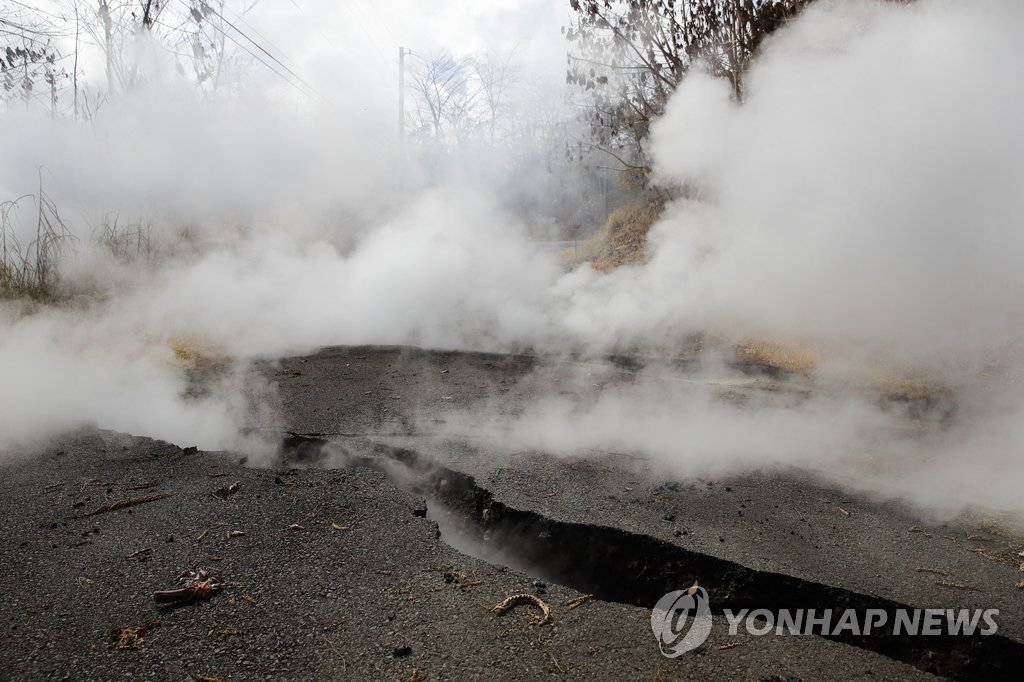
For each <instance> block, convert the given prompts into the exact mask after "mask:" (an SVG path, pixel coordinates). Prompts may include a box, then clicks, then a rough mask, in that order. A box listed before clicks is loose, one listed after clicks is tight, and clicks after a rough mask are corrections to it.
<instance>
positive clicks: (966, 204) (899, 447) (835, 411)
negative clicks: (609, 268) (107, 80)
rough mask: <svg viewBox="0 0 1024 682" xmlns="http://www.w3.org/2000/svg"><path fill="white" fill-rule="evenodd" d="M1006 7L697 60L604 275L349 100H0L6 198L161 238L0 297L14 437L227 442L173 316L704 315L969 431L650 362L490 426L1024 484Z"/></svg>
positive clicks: (995, 497) (1017, 117)
mask: <svg viewBox="0 0 1024 682" xmlns="http://www.w3.org/2000/svg"><path fill="white" fill-rule="evenodd" d="M1022 20H1024V6H1021V5H1020V3H1016V2H1011V1H1009V0H1005V1H1001V0H986V1H980V2H972V3H948V2H940V1H938V0H934V1H930V2H929V1H925V0H922V1H920V2H917V3H913V4H911V5H896V4H892V3H881V2H868V1H866V0H864V1H858V0H850V1H845V2H821V3H818V4H816V5H814V6H812V8H811V9H810V10H809V11H807V12H806V13H805V14H804V15H803V16H802V17H801V18H800V19H799V20H797V21H796V22H794V23H793V24H792V25H790V26H789V27H787V28H785V29H784V30H782V31H781V32H779V33H778V34H777V35H775V36H773V37H772V38H771V39H770V40H769V41H768V42H767V44H766V45H765V48H764V50H763V54H762V55H761V56H760V57H759V59H758V60H757V62H756V64H755V65H754V66H753V68H752V69H751V71H750V73H749V77H748V79H747V82H746V83H747V84H746V98H745V101H744V102H743V104H741V105H737V104H735V103H733V102H732V101H731V100H730V99H729V89H728V87H727V86H726V85H725V84H723V83H721V82H718V81H715V80H713V79H711V78H709V77H705V76H702V75H699V74H694V75H691V76H690V77H689V78H688V79H687V80H686V81H685V82H684V84H683V85H682V86H681V88H680V90H679V91H678V92H677V93H676V94H675V96H674V97H673V100H672V101H671V102H670V105H669V108H668V111H667V113H666V115H665V117H664V118H663V119H662V120H661V121H659V122H658V123H657V124H656V125H655V126H654V129H653V133H652V138H651V142H650V151H651V153H652V155H653V157H654V159H655V166H656V171H657V173H658V175H659V176H660V178H661V179H663V180H667V181H670V182H672V183H679V184H685V185H686V186H688V187H689V188H690V189H691V190H692V194H693V195H694V196H696V197H697V198H696V199H690V200H683V199H680V200H678V201H676V202H674V203H673V204H672V205H670V207H669V209H668V211H667V212H666V214H665V217H664V218H663V219H662V220H661V222H660V223H659V224H657V225H656V226H655V227H654V228H653V229H652V232H651V234H650V236H649V240H650V249H649V251H650V253H651V256H650V260H649V262H648V263H646V264H645V265H643V266H638V267H631V268H620V269H619V270H616V271H614V272H612V273H607V274H604V273H598V272H595V271H592V270H590V269H589V268H586V267H584V268H580V269H577V270H574V271H572V272H569V273H565V272H563V271H562V269H561V267H560V266H559V264H558V263H557V261H556V259H555V258H554V257H553V256H552V255H551V254H545V253H543V252H540V251H538V249H537V248H536V245H535V244H534V243H533V242H531V240H530V238H529V232H530V230H531V229H532V228H533V226H532V225H529V224H526V223H525V222H521V218H516V217H514V215H513V213H512V212H511V211H509V210H507V208H506V207H504V206H502V203H501V202H500V201H498V200H496V199H495V196H496V195H497V194H498V192H497V184H502V185H504V184H505V183H507V182H511V181H513V180H514V179H512V178H500V179H499V180H498V181H497V182H496V183H495V184H492V181H493V180H494V178H495V174H493V173H491V174H485V178H486V179H485V180H480V179H477V180H472V181H471V180H468V179H467V178H466V177H465V175H464V174H459V173H457V172H455V171H454V170H452V171H451V172H449V173H447V174H446V176H447V178H448V179H447V180H446V181H444V182H442V183H439V184H437V183H435V184H434V186H427V185H428V183H427V182H426V181H425V179H424V178H425V177H426V172H425V171H423V170H422V169H419V170H417V169H415V168H414V167H411V166H410V164H409V163H407V162H401V163H400V162H399V159H398V157H396V156H395V155H393V154H391V153H390V152H389V150H390V149H391V147H390V143H389V142H388V141H387V140H388V139H389V137H388V136H389V135H390V134H391V130H390V127H385V126H382V125H375V124H374V123H373V121H374V120H375V119H374V116H371V115H367V114H362V113H359V112H357V111H356V109H357V108H350V109H348V110H346V115H347V116H349V117H350V118H348V119H346V120H345V121H344V124H343V125H338V124H337V121H334V120H332V119H329V118H327V117H325V118H323V119H316V120H309V118H310V115H307V114H303V116H304V117H305V118H304V119H303V122H302V126H298V125H294V124H293V123H294V118H293V117H294V116H295V114H294V112H289V111H286V110H282V109H280V108H275V107H273V106H269V105H267V104H266V103H265V102H258V101H256V100H244V101H242V102H239V103H236V104H234V105H232V107H233V108H230V107H229V108H216V107H214V108H212V109H211V108H208V107H201V106H200V105H198V103H195V102H193V101H192V100H190V99H189V98H188V97H185V96H180V97H177V98H174V99H173V101H176V102H178V104H175V105H173V106H168V105H167V102H168V101H169V100H168V99H167V97H166V90H162V89H157V88H156V86H153V89H152V90H151V91H148V92H143V93H139V94H137V95H135V96H133V97H125V98H123V99H124V104H123V105H121V104H119V105H118V106H119V107H120V108H117V109H114V105H111V109H112V110H111V111H110V112H107V113H108V114H109V115H107V116H106V117H100V118H99V119H98V121H100V122H101V125H100V127H99V128H98V129H96V130H83V129H82V128H81V126H76V125H75V124H72V123H68V122H63V123H62V122H52V121H41V120H29V119H27V118H25V117H23V116H22V115H20V114H17V113H11V114H8V115H7V117H8V121H7V123H6V124H5V125H4V126H3V127H2V130H0V139H2V143H3V145H4V148H5V149H6V150H10V151H9V153H8V154H7V155H5V159H4V161H3V162H2V163H0V188H2V189H3V190H4V193H5V195H6V196H12V197H13V196H17V194H19V193H21V192H24V191H26V189H31V187H28V188H26V187H25V182H26V180H25V178H32V177H35V172H36V171H35V169H36V168H37V167H38V166H40V165H43V166H45V167H46V169H47V171H45V174H44V177H52V178H54V186H53V188H52V189H51V190H50V191H51V193H52V194H53V195H54V196H55V199H56V201H57V203H58V205H60V206H62V207H63V206H66V207H68V208H69V210H74V211H75V215H76V216H81V217H80V218H79V219H78V224H79V225H81V226H83V227H80V228H79V229H81V230H83V231H87V230H88V229H89V228H88V227H87V226H88V225H90V224H91V225H98V224H99V223H100V222H101V219H102V217H103V214H104V212H106V211H110V210H115V209H114V207H118V208H121V209H122V210H123V213H124V215H126V216H127V217H128V218H130V219H137V220H140V221H142V222H145V223H146V224H151V225H153V227H154V230H155V231H154V233H153V234H154V239H155V243H156V245H157V247H158V248H159V249H162V250H163V253H165V255H166V257H164V258H162V259H160V260H159V261H158V262H159V266H156V267H149V266H147V267H146V268H141V267H140V268H131V267H127V266H115V265H114V264H113V263H112V262H110V261H109V260H108V259H106V258H105V257H104V256H103V255H102V254H101V253H99V252H88V251H87V252H85V253H83V254H81V255H80V256H79V257H78V258H77V259H75V260H74V261H73V262H69V263H66V264H65V268H66V275H67V276H68V278H69V281H70V283H71V286H73V287H76V289H78V290H82V291H86V292H92V294H93V295H94V297H95V299H96V300H95V301H94V302H92V303H91V304H89V305H87V306H85V307H84V308H78V309H75V310H67V311H45V312H42V313H37V314H34V315H23V314H21V313H20V312H19V311H14V310H9V311H7V312H6V313H5V315H4V317H3V320H2V322H0V324H2V325H3V336H2V338H0V376H3V377H4V379H5V380H4V383H3V385H2V387H0V434H2V435H0V441H2V442H0V445H3V444H10V443H14V442H19V441H24V440H26V439H31V438H34V437H38V436H42V435H45V434H47V433H51V432H52V431H53V430H55V429H59V428H65V427H67V426H70V425H72V424H74V423H78V422H80V421H83V420H96V421H98V422H100V423H101V424H102V425H104V426H109V427H112V428H119V429H124V430H128V431H134V432H137V433H145V434H147V435H155V436H161V437H165V438H168V439H173V440H178V441H180V442H190V443H191V442H196V443H198V444H200V445H203V446H206V447H225V446H233V445H237V444H238V441H237V439H238V438H239V435H238V434H239V426H240V424H241V423H243V422H244V421H246V420H247V419H248V420H249V421H251V416H250V417H246V416H245V415H246V414H247V410H249V409H250V407H251V406H247V405H245V404H242V403H241V402H240V399H239V398H238V397H237V395H238V394H239V391H238V388H239V385H240V382H243V381H244V377H245V372H244V369H238V370H237V371H236V372H229V373H228V374H227V375H226V377H227V378H225V379H223V380H222V382H221V383H220V384H219V385H218V386H215V388H214V390H213V391H212V392H211V393H210V394H208V395H206V396H205V397H203V398H200V399H198V400H196V399H184V398H182V396H183V395H184V394H185V392H186V389H187V383H186V379H185V377H184V375H183V373H182V369H181V363H180V362H179V360H178V358H177V357H176V355H175V351H174V348H175V343H180V342H181V340H182V339H186V340H189V341H188V342H189V343H191V344H194V345H198V346H200V347H201V348H203V349H215V350H216V352H218V353H222V354H224V355H228V356H232V357H235V358H238V359H240V360H245V359H252V358H257V357H273V356H279V355H281V354H285V353H298V352H305V351H309V350H312V349H315V348H317V347H319V346H325V345H331V344H345V343H388V344H394V343H415V344H421V345H425V346H434V347H454V348H477V349H508V348H512V347H521V346H524V345H525V346H531V347H534V348H537V349H538V350H542V351H557V350H564V349H566V348H574V349H580V348H583V349H586V350H589V351H592V352H595V353H598V352H602V351H607V350H612V349H622V348H629V349H632V348H637V347H641V348H643V347H646V348H666V347H668V348H671V347H673V345H674V344H678V343H679V342H680V340H681V339H682V338H683V336H684V335H686V334H688V333H692V332H707V331H711V332H715V333H721V334H724V335H725V336H726V337H728V338H739V337H742V336H762V337H767V338H780V339H793V340H800V341H807V342H812V343H814V344H816V345H817V347H820V348H822V349H823V352H824V355H825V364H824V366H823V367H822V369H821V376H822V377H824V378H825V379H827V378H829V377H839V376H848V375H843V374H842V371H841V370H847V369H849V367H851V366H853V367H856V366H862V365H865V364H870V363H874V364H875V365H876V366H877V365H883V366H886V367H890V366H891V367H900V368H906V369H910V370H914V371H920V372H923V373H926V374H927V376H929V377H930V378H932V379H934V380H937V381H941V382H943V383H945V384H946V385H949V386H951V387H953V388H955V389H956V392H957V400H958V411H957V413H956V418H955V423H953V424H942V425H937V424H933V425H925V427H924V432H920V431H915V432H914V433H910V432H908V430H907V429H906V428H905V425H903V424H902V422H900V421H899V419H898V418H897V417H896V416H894V415H892V414H888V413H884V412H881V411H879V409H878V408H877V406H876V405H874V404H873V403H872V402H871V401H870V400H868V399H866V398H861V397H857V394H856V392H853V391H851V392H850V393H849V394H846V393H843V392H842V391H840V390H837V391H830V390H822V397H820V398H816V399H813V400H810V401H807V402H802V403H800V404H796V405H793V404H780V403H777V402H774V403H773V402H771V401H765V403H764V404H756V405H744V406H737V405H731V404H728V403H722V401H720V400H718V399H717V398H716V397H715V394H714V391H712V390H709V389H707V388H706V387H701V386H700V385H697V384H694V383H692V382H683V381H682V380H681V379H680V378H679V377H674V376H667V377H666V376H653V375H651V376H643V377H641V378H640V380H638V381H637V382H636V383H634V384H631V385H629V386H624V387H620V388H616V389H614V390H609V391H607V392H606V393H604V394H602V395H601V396H600V397H599V398H597V399H596V400H594V401H589V402H587V403H586V404H584V405H574V404H572V403H568V402H565V401H562V400H559V399H558V398H555V397H551V398H549V399H544V400H542V402H541V404H540V405H539V406H536V407H534V408H532V409H528V410H527V411H526V413H525V414H523V415H521V416H520V417H518V418H517V419H516V420H515V421H513V422H508V421H503V422H502V423H495V424H494V425H493V428H495V429H498V430H500V431H501V432H502V433H505V434H506V435H509V436H510V437H512V438H513V439H515V440H516V442H518V443H525V444H526V445H530V446H535V447H539V448H544V449H546V450H550V451H553V452H559V453H566V454H579V453H585V452H586V451H588V449H590V448H599V447H604V448H608V447H612V448H619V449H625V450H630V451H636V452H641V453H644V454H645V455H649V456H652V457H654V458H655V459H657V460H658V461H659V462H661V463H662V464H663V465H664V466H666V467H669V468H670V469H673V470H681V471H686V472H689V473H701V472H704V473H721V472H725V471H735V470H742V469H747V468H758V467H767V466H777V465H785V464H795V465H799V466H803V467H809V468H812V469H830V470H832V469H835V470H836V471H839V472H840V473H841V474H843V475H846V476H849V477H852V479H853V480H854V481H855V483H853V484H854V485H858V486H861V487H871V486H874V485H876V484H877V482H878V481H879V478H880V476H882V475H885V476H888V477H889V478H888V480H889V484H890V485H891V486H893V487H894V488H895V492H896V493H898V494H902V495H911V496H914V495H915V494H916V493H915V491H919V490H923V489H926V488H927V489H929V490H930V491H931V494H934V495H935V496H936V497H947V498H951V499H955V500H956V503H957V504H964V503H985V504H988V505H990V506H995V507H998V508H1002V509H1007V510H1011V511H1014V512H1017V513H1020V512H1024V508H1022V507H1021V505H1020V501H1019V499H1017V498H1018V497H1019V496H1016V495H1015V494H1014V491H1012V490H1011V489H1010V487H1009V484H1008V483H1000V482H999V481H1004V482H1010V481H1014V480H1021V478H1022V477H1024V461H1022V458H1021V457H1020V455H1019V452H1020V444H1021V440H1022V435H1024V434H1022V432H1021V430H1020V428H1019V427H1018V426H1017V424H1019V423H1021V422H1020V417H1021V416H1022V415H1021V414H1020V412H1021V401H1020V391H1019V389H1018V388H1017V387H1015V386H1014V384H1013V382H1012V381H1011V379H1012V377H1013V376H1014V374H1015V372H1016V368H1017V367H1018V365H1019V363H1018V358H1017V354H1018V353H1019V351H1018V349H1017V347H1016V344H1018V342H1019V339H1020V338H1022V336H1024V296H1022V292H1024V269H1022V268H1021V267H1020V263H1021V262H1024V259H1022V257H1024V231H1022V230H1021V229H1020V220H1021V218H1020V216H1022V215H1024V193H1021V192H1020V189H1019V188H1020V187H1021V186H1022V183H1024V136H1021V135H1020V134H1019V131H1018V129H1017V127H1018V125H1019V121H1021V120H1024V85H1022V83H1021V80H1020V78H1019V75H1018V74H1017V73H1016V70H1017V66H1018V65H1019V64H1021V63H1024V45H1021V43H1020V41H1019V40H1017V37H1016V35H1015V33H1016V27H1018V26H1020V25H1022ZM313 118H314V119H315V117H313ZM103 121H106V123H102V122H103ZM15 138H17V139H15ZM500 165H501V164H500V163H497V162H496V163H495V164H494V167H495V168H498V167H500ZM182 225H190V226H191V227H190V230H189V233H188V234H189V238H188V239H187V240H181V239H180V238H179V235H180V234H181V232H180V227H181V226H182ZM85 236H87V235H86V234H84V233H83V234H82V237H85ZM993 368H994V369H993ZM707 371H708V372H711V373H712V374H714V373H716V372H717V373H718V374H717V375H716V376H720V375H721V374H723V373H726V372H728V370H727V369H725V368H724V367H715V366H711V367H709V368H708V370H707ZM986 371H988V373H989V374H991V373H992V372H993V371H995V372H997V373H998V374H999V378H998V379H992V378H991V377H990V376H988V375H986ZM831 372H834V373H832V374H830V373H831ZM837 381H838V379H837ZM844 381H845V379H844ZM69 387H70V388H69ZM233 396H234V397H233ZM840 396H845V397H840ZM880 465H881V466H880ZM992 471H999V473H998V474H997V475H993V474H992V473H991V472H992ZM872 472H875V473H872ZM916 499H918V500H919V501H922V502H924V503H927V504H929V505H935V504H936V502H935V500H934V499H925V498H924V497H923V496H921V495H917V497H916Z"/></svg>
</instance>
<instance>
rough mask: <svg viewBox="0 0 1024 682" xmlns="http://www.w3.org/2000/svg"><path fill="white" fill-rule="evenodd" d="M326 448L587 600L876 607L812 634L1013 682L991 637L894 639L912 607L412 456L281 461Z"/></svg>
mask: <svg viewBox="0 0 1024 682" xmlns="http://www.w3.org/2000/svg"><path fill="white" fill-rule="evenodd" d="M332 448H338V449H340V450H341V451H342V453H341V454H342V456H341V457H340V461H342V462H343V463H345V464H348V465H357V466H368V467H371V468H374V469H377V470H380V471H383V472H384V473H386V474H387V475H388V476H389V477H390V478H391V479H392V480H393V481H394V482H395V483H396V484H397V485H399V486H400V487H402V488H404V489H406V490H409V491H410V492H413V493H415V494H417V495H421V496H423V497H424V498H426V499H427V500H428V502H429V503H430V504H431V505H432V506H436V507H438V508H440V510H441V513H442V514H443V515H444V516H445V517H446V520H447V521H449V522H450V521H452V520H454V521H455V522H456V525H455V526H450V527H449V532H448V535H449V536H450V534H451V530H452V528H454V529H455V532H457V533H461V534H465V535H468V536H469V537H470V538H471V539H472V541H473V542H474V543H475V544H477V545H478V546H479V547H482V548H484V549H483V550H482V551H481V552H480V553H479V554H474V556H477V558H480V559H482V560H484V561H488V562H490V563H495V561H494V558H495V557H501V556H504V557H511V558H513V559H514V562H512V563H515V564H518V567H524V572H528V573H530V574H531V575H534V576H535V577H538V578H542V579H544V580H548V581H549V582H553V583H558V584H561V585H564V586H567V587H570V588H572V589H574V590H576V591H578V592H582V593H585V594H593V595H594V596H595V598H597V599H600V600H604V601H610V602H617V603H621V604H630V605H633V606H640V607H644V608H648V609H649V608H651V607H653V606H654V604H655V603H656V602H657V601H658V600H659V599H660V598H661V597H662V596H663V595H664V594H666V593H668V592H671V591H673V590H679V589H685V588H686V587H689V586H690V585H692V584H693V583H694V582H695V581H697V582H699V583H700V585H701V586H702V587H704V588H705V589H706V590H707V591H708V594H709V595H710V599H709V601H710V603H711V605H712V612H713V613H715V614H722V613H723V611H724V610H725V609H729V610H731V611H732V612H737V611H739V610H740V609H750V610H755V609H768V610H769V611H771V612H773V613H777V612H778V611H780V610H783V609H788V610H790V611H792V610H794V609H808V610H810V609H816V610H817V611H818V612H819V613H820V612H821V610H822V609H823V608H831V609H832V610H833V613H835V612H839V611H843V610H845V609H853V610H855V611H856V612H857V613H858V616H859V618H858V622H864V613H865V612H866V611H867V610H868V609H880V610H883V611H885V612H886V615H887V619H886V623H885V625H883V626H880V627H878V628H876V629H874V630H873V634H871V635H858V634H855V633H852V632H843V633H839V634H830V635H819V634H816V635H815V636H818V637H824V638H826V639H830V640H833V641H837V642H841V643H843V644H848V645H851V646H855V647H858V648H861V649H866V650H868V651H873V652H875V653H878V654H881V655H883V656H886V657H888V658H891V659H893V660H897V661H900V662H903V663H906V664H909V665H912V666H914V667H915V668H918V669H920V670H923V671H925V672H928V673H932V674H935V675H939V676H942V677H946V678H950V679H955V680H968V679H971V680H974V679H985V680H1019V679H1020V669H1019V663H1020V661H1022V660H1024V644H1021V643H1019V642H1017V641H1015V640H1012V639H1009V638H1007V637H1004V636H1001V635H998V634H992V635H978V634H973V635H953V634H949V633H948V632H947V633H944V634H941V635H916V636H912V635H907V634H899V635H897V634H894V632H893V624H894V622H895V615H896V612H897V611H898V610H901V609H909V610H913V609H914V608H915V607H913V606H911V605H909V604H904V603H901V602H897V601H894V600H891V599H886V598H884V597H877V596H873V595H869V594H863V593H859V592H854V591H851V590H847V589H844V588H841V587H834V586H831V585H825V584H822V583H816V582H813V581H810V580H804V579H801V578H796V577H793V576H789V575H784V574H781V573H773V572H770V571H760V570H756V569H752V568H748V567H746V566H744V565H742V564H739V563H736V562H733V561H729V560H727V559H722V558H719V557H716V556H713V555H709V554H703V553H701V552H696V551H693V550H689V549H686V548H685V547H681V546H679V545H676V544H672V543H669V542H665V541H663V540H659V539H657V538H654V537H651V536H648V535H642V534H638V533H630V532H627V531H624V530H621V529H618V528H610V527H607V526H600V525H594V524H582V523H569V522H563V521H557V520H554V519H550V518H548V517H545V516H543V515H541V514H538V513H536V512H532V511H526V510H521V509H515V508H513V507H509V506H508V505H506V504H504V503H502V502H499V501H497V500H495V499H494V496H493V494H492V493H491V492H490V491H488V490H487V489H486V488H483V487H481V486H479V485H477V483H476V480H475V479H474V478H473V477H472V476H469V475H467V474H463V473H460V472H458V471H454V470H452V469H448V468H446V467H444V466H442V465H441V464H439V463H438V462H437V461H436V460H434V459H432V458H430V457H428V456H426V455H423V454H421V453H419V452H416V451H414V450H409V449H406V448H400V447H393V446H388V445H384V444H373V445H372V446H370V448H369V452H368V453H365V454H360V455H354V454H352V453H350V452H349V451H348V450H347V449H346V448H345V447H344V446H342V445H339V444H337V443H331V442H329V441H327V440H325V439H323V438H319V437H316V436H307V435H303V434H289V435H288V437H287V438H286V440H285V443H284V444H283V446H282V456H283V458H284V460H285V461H286V462H287V461H291V462H296V463H303V464H306V465H312V466H318V465H319V466H323V465H325V464H326V463H327V459H328V456H329V454H330V450H331V449H332ZM333 454H334V455H335V456H337V455H338V453H337V452H334V453H333ZM434 511H435V513H434V514H432V516H434V518H435V519H436V518H437V513H436V510H434ZM420 515H422V514H420ZM441 539H442V540H444V541H445V542H446V543H447V544H449V545H451V546H452V547H453V548H454V549H456V550H459V551H462V552H464V553H467V552H466V550H464V549H461V548H460V547H458V546H457V543H458V541H457V539H453V538H451V537H447V538H446V537H445V534H442V535H441ZM453 540H455V542H453Z"/></svg>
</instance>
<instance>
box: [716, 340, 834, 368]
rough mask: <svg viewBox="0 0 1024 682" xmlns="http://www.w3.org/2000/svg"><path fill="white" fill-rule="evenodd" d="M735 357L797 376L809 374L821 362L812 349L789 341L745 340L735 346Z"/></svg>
mask: <svg viewBox="0 0 1024 682" xmlns="http://www.w3.org/2000/svg"><path fill="white" fill-rule="evenodd" d="M736 355H737V356H738V357H739V359H740V360H742V361H743V362H749V363H752V364H755V365H762V366H765V367H773V368H775V369H781V370H784V371H787V372H794V373H797V374H810V373H811V372H812V371H814V368H815V367H817V366H818V364H819V363H820V362H821V356H820V355H819V354H818V352H817V351H815V350H814V349H813V348H811V347H810V346H807V345H805V344H802V343H796V342H791V341H766V340H764V339H746V340H744V341H741V342H740V344H739V346H737V348H736Z"/></svg>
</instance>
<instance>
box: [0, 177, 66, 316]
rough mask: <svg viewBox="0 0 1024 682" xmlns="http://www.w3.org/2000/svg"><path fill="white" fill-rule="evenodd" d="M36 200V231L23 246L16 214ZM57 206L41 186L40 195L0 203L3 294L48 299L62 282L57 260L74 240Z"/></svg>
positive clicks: (14, 296)
mask: <svg viewBox="0 0 1024 682" xmlns="http://www.w3.org/2000/svg"><path fill="white" fill-rule="evenodd" d="M29 199H32V200H34V201H35V204H36V207H35V213H36V234H35V239H33V240H32V241H31V242H30V243H29V244H28V245H27V246H24V247H23V246H22V244H21V242H20V241H19V240H18V236H17V234H16V231H15V220H14V216H15V215H16V214H17V213H18V211H19V209H20V208H21V205H22V204H23V203H24V202H25V201H27V200H29ZM73 239H74V237H73V236H72V234H71V232H70V230H68V228H67V226H66V225H65V223H64V221H63V220H62V219H61V217H60V213H59V212H58V211H57V206H56V205H55V204H54V203H53V201H52V200H51V199H50V197H49V196H48V195H47V194H46V193H45V192H44V191H43V190H42V187H40V190H39V196H38V198H36V197H32V196H23V197H19V198H18V199H15V200H13V201H5V202H3V203H0V298H3V299H19V298H20V299H34V300H48V299H52V298H53V297H54V296H55V295H56V291H57V286H58V284H59V275H58V269H57V262H58V261H59V260H60V258H62V257H63V256H64V255H65V254H66V253H67V251H68V249H69V248H70V244H71V242H72V241H73Z"/></svg>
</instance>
